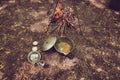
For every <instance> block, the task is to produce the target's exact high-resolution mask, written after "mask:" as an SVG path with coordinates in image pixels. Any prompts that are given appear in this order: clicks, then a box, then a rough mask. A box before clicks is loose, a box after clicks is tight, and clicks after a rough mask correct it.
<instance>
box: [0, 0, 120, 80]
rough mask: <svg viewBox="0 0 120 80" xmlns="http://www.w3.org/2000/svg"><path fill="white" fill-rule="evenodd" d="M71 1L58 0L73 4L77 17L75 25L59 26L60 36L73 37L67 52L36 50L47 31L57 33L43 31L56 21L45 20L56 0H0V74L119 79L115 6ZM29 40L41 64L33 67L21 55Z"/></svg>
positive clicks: (31, 78)
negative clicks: (104, 7) (34, 44)
mask: <svg viewBox="0 0 120 80" xmlns="http://www.w3.org/2000/svg"><path fill="white" fill-rule="evenodd" d="M77 1H78V0H76V2H74V1H73V0H61V1H60V2H61V4H63V5H66V6H70V7H71V8H72V9H73V15H74V16H75V17H76V18H77V21H76V22H79V24H77V25H76V26H75V27H76V29H73V28H70V27H65V28H66V29H65V32H64V36H66V37H69V38H70V39H72V40H73V41H74V43H75V49H74V50H73V51H72V52H71V53H70V54H69V55H67V56H64V55H61V54H60V53H57V52H56V51H55V49H54V48H53V49H51V50H49V51H46V52H41V49H42V45H43V42H44V41H45V39H46V38H47V37H48V36H50V35H56V36H57V37H59V34H58V31H57V30H55V31H54V32H53V33H50V34H46V31H47V30H46V29H48V28H49V30H51V29H53V28H55V27H56V25H54V26H48V24H49V19H50V17H51V14H53V13H54V9H55V5H56V0H52V1H51V0H45V1H44V0H36V1H33V0H15V1H13V2H12V1H11V0H9V1H6V0H4V1H0V38H1V39H0V79H2V80H113V79H115V80H119V78H120V75H119V74H120V35H119V34H120V17H119V14H115V13H114V11H115V10H116V11H118V9H114V8H111V7H110V9H109V8H108V9H99V8H98V7H96V6H94V4H91V3H90V2H89V1H88V0H82V1H78V2H77ZM91 1H92V0H91ZM111 1H113V0H111ZM114 1H116V0H114ZM100 4H101V3H100ZM115 4H116V3H115ZM117 8H119V6H117ZM111 9H112V10H111ZM118 13H119V11H118ZM50 28H51V29H50ZM35 40H36V41H38V43H39V44H38V51H39V52H41V55H42V60H45V62H46V64H47V65H46V66H45V67H40V66H36V67H33V66H32V64H30V63H29V62H28V61H27V55H28V53H29V52H30V51H31V48H32V42H33V41H35Z"/></svg>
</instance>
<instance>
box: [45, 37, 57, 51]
mask: <svg viewBox="0 0 120 80" xmlns="http://www.w3.org/2000/svg"><path fill="white" fill-rule="evenodd" d="M56 41H57V38H56V37H49V38H48V39H47V40H46V41H45V42H44V44H43V51H47V50H49V49H51V48H52V47H53V46H54V44H55V43H56Z"/></svg>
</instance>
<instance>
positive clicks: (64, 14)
mask: <svg viewBox="0 0 120 80" xmlns="http://www.w3.org/2000/svg"><path fill="white" fill-rule="evenodd" d="M74 21H75V16H74V14H73V9H72V8H71V7H69V6H67V7H64V8H63V5H62V4H61V3H57V5H56V7H55V11H54V14H53V15H52V17H51V20H50V24H57V26H58V27H57V28H58V30H59V32H60V33H61V35H62V34H63V33H64V31H65V27H66V26H67V27H70V28H75V25H74Z"/></svg>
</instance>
